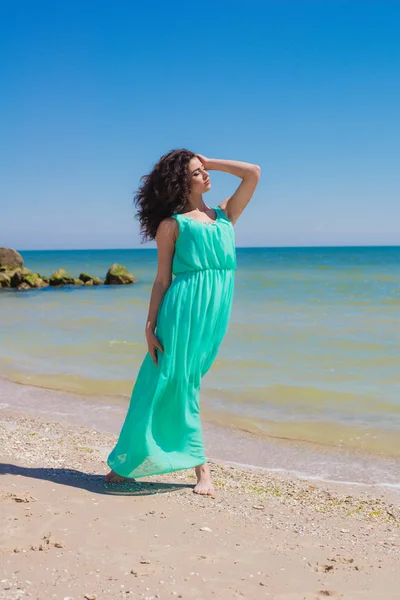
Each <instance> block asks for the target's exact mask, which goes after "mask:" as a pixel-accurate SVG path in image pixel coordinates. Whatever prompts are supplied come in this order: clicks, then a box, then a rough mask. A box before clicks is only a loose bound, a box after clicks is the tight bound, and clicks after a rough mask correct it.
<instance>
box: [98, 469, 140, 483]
mask: <svg viewBox="0 0 400 600" xmlns="http://www.w3.org/2000/svg"><path fill="white" fill-rule="evenodd" d="M104 481H105V482H106V483H124V482H125V481H130V482H131V483H134V482H135V480H134V479H129V478H128V477H122V475H118V473H115V471H110V472H109V473H107V475H106V476H105V477H104Z"/></svg>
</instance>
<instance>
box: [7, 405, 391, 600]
mask: <svg viewBox="0 0 400 600" xmlns="http://www.w3.org/2000/svg"><path fill="white" fill-rule="evenodd" d="M0 438H1V440H0V441H1V448H2V450H1V454H2V466H1V474H2V478H1V483H2V486H1V495H0V500H1V514H2V530H1V587H0V598H2V599H4V600H8V599H15V598H36V599H40V600H48V599H52V598H55V599H61V600H67V599H68V600H83V599H85V598H86V600H88V599H90V598H96V599H97V600H100V599H104V600H108V599H114V598H124V599H128V600H129V599H148V600H150V599H155V598H160V599H163V600H165V599H169V598H184V599H196V600H197V599H209V598H210V599H211V598H215V599H218V600H225V599H227V600H228V599H229V600H230V599H234V598H245V599H253V598H254V599H255V598H257V599H258V598H268V599H275V600H278V599H279V600H322V599H325V598H331V599H332V600H336V599H339V598H344V599H346V600H359V599H363V600H377V599H382V600H383V599H384V600H400V538H399V531H400V529H399V527H400V509H399V501H398V496H395V495H393V496H391V495H389V494H388V493H387V492H384V491H383V490H379V489H375V490H372V492H371V489H369V490H366V489H365V488H362V487H361V486H360V487H349V486H346V485H332V484H322V483H318V484H315V483H313V484H311V483H310V482H309V481H306V480H302V479H295V478H291V479H290V478H288V477H284V476H276V475H271V474H269V473H266V472H263V471H257V470H254V471H250V470H240V469H238V468H233V467H231V466H228V465H222V464H216V463H212V464H211V468H212V472H213V476H214V480H215V484H216V488H217V494H218V495H217V498H216V499H215V500H212V499H210V498H203V497H199V496H196V495H195V494H193V492H192V490H193V485H194V477H193V473H192V472H179V473H175V474H169V475H166V476H162V477H154V478H152V479H151V483H150V482H149V483H144V482H142V484H141V485H138V484H136V485H135V484H129V485H127V484H124V485H121V484H119V485H115V484H114V485H110V486H105V485H104V483H103V474H104V473H105V472H106V471H107V467H106V464H105V458H106V456H107V454H108V452H109V450H110V449H111V447H112V446H113V444H114V443H115V437H114V436H113V435H109V434H104V433H99V432H96V431H93V430H87V429H83V428H78V427H74V426H71V425H68V424H65V423H59V422H56V421H49V420H48V419H43V418H37V417H30V416H29V417H27V416H26V415H25V416H24V415H23V414H22V413H18V412H15V411H14V412H12V411H9V410H6V411H3V414H2V420H1V430H0Z"/></svg>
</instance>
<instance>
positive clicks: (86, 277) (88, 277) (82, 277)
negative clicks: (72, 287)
mask: <svg viewBox="0 0 400 600" xmlns="http://www.w3.org/2000/svg"><path fill="white" fill-rule="evenodd" d="M79 279H80V280H81V281H83V283H86V282H87V281H90V280H91V279H93V277H92V276H91V275H88V274H87V273H81V274H80V275H79Z"/></svg>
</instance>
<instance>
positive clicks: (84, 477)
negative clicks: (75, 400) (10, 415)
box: [0, 463, 193, 496]
mask: <svg viewBox="0 0 400 600" xmlns="http://www.w3.org/2000/svg"><path fill="white" fill-rule="evenodd" d="M0 475H22V476H23V477H33V478H34V479H43V480H45V481H51V482H52V483H60V484H61V485H68V486H70V487H74V488H79V489H83V490H87V491H89V492H92V493H94V494H105V495H107V496H110V495H111V496H151V495H153V494H165V493H167V492H177V491H180V490H182V489H190V488H192V487H193V486H191V485H188V484H183V483H158V482H154V483H150V482H133V481H132V482H124V483H108V484H106V483H105V482H104V476H103V475H90V474H87V473H83V472H82V471H77V470H75V469H61V468H55V469H49V468H38V467H20V466H17V465H12V464H7V463H0Z"/></svg>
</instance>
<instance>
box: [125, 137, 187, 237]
mask: <svg viewBox="0 0 400 600" xmlns="http://www.w3.org/2000/svg"><path fill="white" fill-rule="evenodd" d="M195 156H196V155H195V153H194V152H191V151H190V150H186V149H185V148H183V149H180V150H171V151H170V152H168V153H167V154H164V156H162V157H161V158H160V160H159V161H158V163H157V164H156V165H155V167H154V168H153V170H152V171H151V173H149V174H148V175H143V177H141V179H140V181H141V182H142V183H141V184H140V186H139V188H138V190H137V191H136V193H135V195H134V204H135V205H136V207H137V209H138V210H137V213H136V215H135V218H136V219H138V220H139V222H140V231H141V235H142V243H143V242H145V241H148V240H154V239H155V237H156V232H157V228H158V226H159V224H160V223H161V221H162V220H163V219H166V218H167V217H170V216H171V215H172V214H173V213H175V212H180V211H182V210H183V209H184V208H185V207H186V205H187V201H188V197H189V192H190V175H189V172H188V164H189V161H190V160H191V159H192V158H194V157H195Z"/></svg>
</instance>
